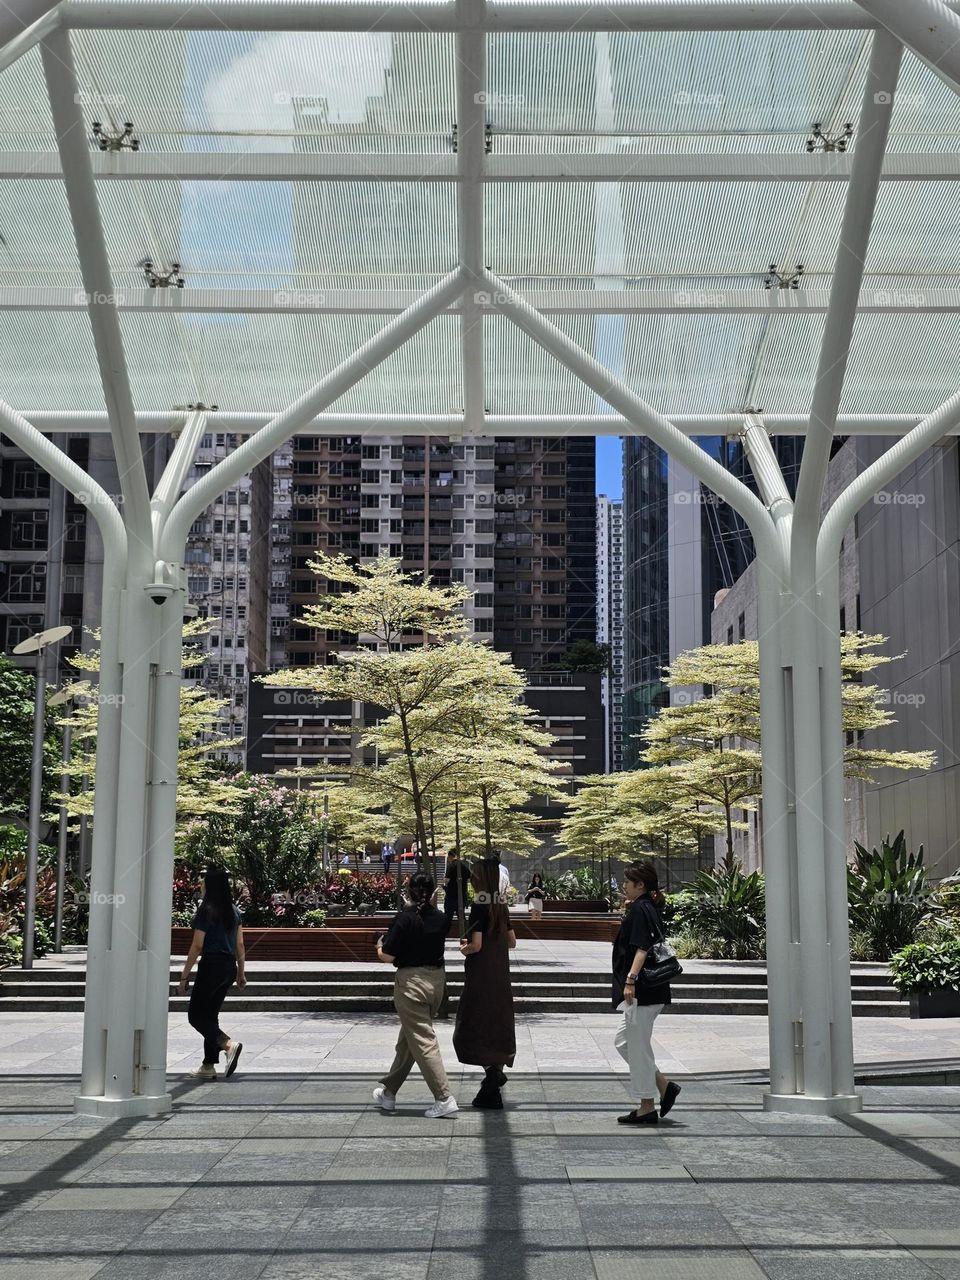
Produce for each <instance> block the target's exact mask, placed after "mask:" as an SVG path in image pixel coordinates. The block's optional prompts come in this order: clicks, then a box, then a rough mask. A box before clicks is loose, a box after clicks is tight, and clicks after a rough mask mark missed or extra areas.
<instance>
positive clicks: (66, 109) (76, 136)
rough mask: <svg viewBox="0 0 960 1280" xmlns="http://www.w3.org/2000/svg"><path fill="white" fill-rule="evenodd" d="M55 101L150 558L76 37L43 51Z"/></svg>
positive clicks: (135, 535) (135, 509)
mask: <svg viewBox="0 0 960 1280" xmlns="http://www.w3.org/2000/svg"><path fill="white" fill-rule="evenodd" d="M41 53H42V57H43V68H44V74H45V76H46V80H47V93H48V94H49V97H50V110H51V112H52V114H53V121H54V127H55V128H56V130H57V145H58V148H59V151H60V162H61V165H62V166H63V176H64V185H65V187H66V192H67V202H68V204H69V206H70V217H71V219H72V221H73V229H74V236H75V238H76V242H77V256H78V258H79V261H80V274H81V277H82V279H83V287H84V289H85V291H86V299H85V302H86V307H87V311H88V314H89V316H90V328H91V329H92V331H93V341H94V346H95V348H96V353H97V363H98V364H99V367H100V380H101V383H102V385H103V395H104V399H105V401H106V404H107V413H108V415H109V417H110V425H111V434H112V436H113V447H114V450H115V452H116V458H117V467H118V471H119V477H120V489H121V492H122V494H123V500H124V508H125V512H126V515H127V521H126V524H127V534H128V537H129V538H130V539H131V544H130V548H129V549H130V551H131V552H133V551H134V550H135V549H138V553H139V554H142V555H147V554H148V553H149V550H150V545H149V535H150V497H149V494H148V492H147V475H146V469H145V467H144V463H143V453H142V452H141V449H140V439H139V436H138V434H137V425H136V412H135V410H134V406H133V396H132V394H131V391H130V379H129V376H128V374H127V362H126V357H125V355H124V350H123V338H122V336H121V333H120V320H119V317H118V315H117V308H116V303H115V294H114V289H113V281H112V278H111V272H110V260H109V258H108V256H107V249H106V244H105V241H104V235H103V224H102V222H101V220H100V210H99V208H98V206H97V194H96V185H95V183H94V181H93V173H92V171H91V168H90V155H89V151H88V148H87V141H86V126H85V124H84V121H83V115H82V113H81V111H80V107H79V103H80V101H81V98H80V93H79V88H78V84H77V74H76V70H75V68H74V64H73V53H72V50H71V48H70V37H69V35H68V33H67V32H66V31H62V30H59V29H58V30H56V31H54V32H52V33H51V34H50V35H48V36H47V38H46V39H45V40H44V41H43V43H42V45H41Z"/></svg>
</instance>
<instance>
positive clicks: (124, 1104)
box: [73, 1093, 173, 1120]
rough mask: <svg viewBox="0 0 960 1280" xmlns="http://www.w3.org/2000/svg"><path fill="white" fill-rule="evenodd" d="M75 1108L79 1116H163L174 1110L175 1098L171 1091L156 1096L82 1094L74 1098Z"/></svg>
mask: <svg viewBox="0 0 960 1280" xmlns="http://www.w3.org/2000/svg"><path fill="white" fill-rule="evenodd" d="M73 1109H74V1111H75V1112H76V1114H77V1115H78V1116H101V1117H103V1118H104V1119H109V1120H121V1119H123V1118H125V1117H126V1116H162V1115H165V1114H166V1113H167V1112H168V1111H172V1110H173V1098H172V1097H171V1095H170V1094H169V1093H161V1094H158V1095H156V1096H154V1097H149V1096H146V1095H144V1094H135V1095H134V1096H133V1097H131V1098H104V1097H103V1096H101V1095H97V1096H94V1097H84V1096H83V1094H80V1095H79V1096H78V1097H76V1098H74V1100H73Z"/></svg>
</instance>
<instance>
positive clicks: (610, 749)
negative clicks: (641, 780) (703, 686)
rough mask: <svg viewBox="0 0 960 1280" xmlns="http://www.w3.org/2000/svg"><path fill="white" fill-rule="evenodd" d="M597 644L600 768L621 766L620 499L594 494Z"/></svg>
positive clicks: (621, 593)
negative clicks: (604, 666)
mask: <svg viewBox="0 0 960 1280" xmlns="http://www.w3.org/2000/svg"><path fill="white" fill-rule="evenodd" d="M597 644H601V645H609V647H610V670H609V671H608V672H607V673H606V674H605V675H604V676H603V679H602V683H601V695H602V699H603V713H604V737H605V763H604V772H606V773H614V772H616V771H617V770H620V769H622V768H623V502H622V501H616V500H614V499H612V498H608V497H607V496H606V495H605V494H601V495H599V496H598V498H597Z"/></svg>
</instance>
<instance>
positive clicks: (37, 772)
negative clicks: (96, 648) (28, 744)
mask: <svg viewBox="0 0 960 1280" xmlns="http://www.w3.org/2000/svg"><path fill="white" fill-rule="evenodd" d="M72 630H73V628H72V627H49V628H48V629H47V630H46V631H40V632H38V633H37V634H36V635H35V636H30V637H29V638H28V639H26V640H21V641H20V643H19V644H18V645H17V646H16V647H15V648H14V650H13V652H14V653H15V654H17V655H20V654H26V653H35V654H36V655H37V686H36V693H35V696H34V702H33V756H32V758H31V762H30V815H29V818H28V820H27V884H26V904H25V910H24V917H23V968H24V969H32V968H33V952H34V933H35V931H36V926H37V858H38V854H39V851H40V807H41V798H42V793H43V721H44V713H45V712H46V691H47V672H46V657H47V650H48V649H49V648H50V646H51V645H55V644H56V643H57V642H58V641H60V640H63V639H65V637H66V636H68V635H69V634H70V632H71V631H72Z"/></svg>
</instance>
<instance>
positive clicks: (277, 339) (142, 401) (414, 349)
mask: <svg viewBox="0 0 960 1280" xmlns="http://www.w3.org/2000/svg"><path fill="white" fill-rule="evenodd" d="M120 320H121V329H122V332H123V338H124V346H125V350H126V355H127V364H128V367H129V371H130V382H131V386H132V389H133V395H134V401H135V404H136V406H137V409H138V410H140V411H154V412H163V411H165V410H168V409H169V410H173V409H175V408H177V407H183V406H185V405H187V404H189V403H190V402H191V401H193V402H196V401H198V400H201V401H203V402H204V403H205V404H217V405H219V407H220V408H221V409H225V410H231V411H234V412H247V411H249V412H251V413H257V412H262V413H268V412H272V411H276V410H278V409H283V408H285V407H286V406H287V405H288V404H290V403H291V402H292V401H294V400H296V399H297V398H298V397H299V396H301V395H302V394H303V393H304V392H305V391H308V390H309V389H310V388H311V387H312V386H314V385H315V384H316V383H317V382H319V381H320V379H321V378H322V377H323V376H324V374H326V373H329V372H330V371H331V370H332V369H333V368H335V367H336V365H337V364H339V363H340V361H342V360H344V359H346V357H347V356H349V355H351V354H352V353H353V352H354V351H355V350H356V349H357V347H359V346H361V345H362V344H363V343H364V342H365V341H366V340H367V339H368V338H370V337H371V336H372V335H373V334H374V333H375V332H376V331H377V329H378V328H379V327H380V324H381V323H382V320H381V319H380V318H378V317H376V316H305V315H286V314H259V315H239V316H207V315H179V314H177V313H175V312H169V311H168V312H163V313H159V314H150V313H143V312H132V313H131V312H125V313H122V314H121V317H120ZM456 325H457V322H456V319H455V318H454V317H449V316H445V317H440V318H438V319H437V320H435V321H434V322H433V323H432V324H431V325H429V326H428V327H427V328H426V329H424V330H422V331H421V332H420V333H419V334H418V335H416V336H415V337H414V338H413V339H411V341H410V342H408V343H407V344H406V345H405V346H404V347H402V348H401V349H400V350H399V351H398V352H397V353H396V354H395V355H393V356H391V357H390V358H389V359H387V360H385V361H384V362H383V364H381V365H380V366H378V367H377V368H376V369H374V370H372V371H371V372H370V373H369V374H368V375H367V377H366V378H365V379H364V380H363V381H362V382H361V383H360V384H358V386H357V387H355V388H354V389H353V390H352V391H349V392H347V394H346V395H344V396H342V397H341V398H340V400H338V401H337V408H338V409H339V410H341V411H342V412H344V413H347V412H370V413H458V412H460V411H461V409H462V395H463V393H462V372H461V363H460V359H459V355H458V352H459V337H458V331H457V328H456ZM0 348H2V350H3V351H4V352H6V353H7V355H8V359H7V361H5V362H4V390H3V396H4V399H6V400H7V401H8V402H9V403H11V404H13V405H15V406H17V407H18V408H20V409H48V410H57V409H74V410H78V411H83V410H94V411H99V410H102V409H103V393H102V390H101V385H100V377H99V373H98V370H97V364H96V356H95V352H94V347H93V339H92V338H91V336H90V326H89V323H88V321H87V317H86V314H85V313H84V312H82V311H76V312H48V313H40V312H15V311H0ZM11 352H16V353H17V358H16V360H15V361H13V360H10V359H9V354H10V353H11ZM65 393H66V394H65Z"/></svg>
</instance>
